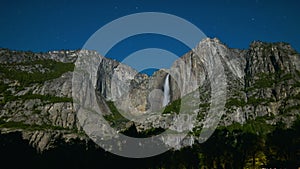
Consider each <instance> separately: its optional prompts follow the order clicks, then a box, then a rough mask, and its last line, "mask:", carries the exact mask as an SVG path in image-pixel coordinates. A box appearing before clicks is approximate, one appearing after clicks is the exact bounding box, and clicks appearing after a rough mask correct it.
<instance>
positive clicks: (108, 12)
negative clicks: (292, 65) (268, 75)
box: [0, 0, 300, 60]
mask: <svg viewBox="0 0 300 169" xmlns="http://www.w3.org/2000/svg"><path fill="white" fill-rule="evenodd" d="M299 7H300V1H297V0H256V1H255V0H251V1H250V0H210V1H200V0H180V1H179V0H101V1H96V0H95V1H88V0H87V1H78V0H73V1H71V0H52V1H48V0H36V1H34V0H28V1H23V0H20V1H18V0H2V1H1V6H0V8H1V10H0V17H1V20H0V24H1V25H0V47H1V48H9V49H13V50H30V51H34V52H46V51H49V50H61V49H71V50H73V49H81V48H82V46H83V45H84V43H85V42H86V41H87V40H88V38H89V37H90V36H91V35H92V34H93V33H94V32H95V31H97V30H98V29H99V28H101V27H102V26H104V25H105V24H107V23H109V22H110V21H112V20H114V19H117V18H119V17H122V16H125V15H128V14H133V13H137V12H164V13H169V14H173V15H176V16H179V17H181V18H184V19H186V20H187V21H189V22H191V23H193V24H195V25H196V26H197V27H198V28H200V29H201V30H202V31H203V32H204V33H205V34H206V35H207V36H208V37H211V38H214V37H217V38H219V39H220V40H221V41H222V42H223V43H225V44H226V45H227V46H229V47H230V48H240V49H245V48H248V46H249V44H250V43H251V42H252V41H254V40H261V41H265V42H278V41H284V42H288V43H290V44H291V45H292V47H293V48H295V49H296V50H297V51H298V52H299V51H300V36H299V30H300V17H299V16H300V15H299ZM145 39H148V40H145ZM126 41H127V43H125V42H126ZM126 41H123V42H122V43H120V44H119V45H118V46H117V47H116V48H117V49H118V50H115V52H113V51H112V52H110V53H109V54H108V55H109V57H111V58H115V59H117V60H120V58H122V57H124V56H125V55H127V54H129V53H131V52H134V51H137V50H139V49H142V48H147V47H149V46H150V47H160V48H165V49H167V50H168V49H170V46H172V49H170V50H173V51H172V52H173V53H175V54H177V55H182V54H184V53H186V52H187V51H188V48H187V47H186V46H184V45H182V44H180V43H178V42H174V40H172V39H168V38H164V37H159V36H157V35H155V36H149V37H148V36H137V37H135V38H131V39H130V38H129V40H128V39H126ZM122 44H123V45H122ZM166 44H169V46H168V45H166ZM174 46H178V47H174Z"/></svg>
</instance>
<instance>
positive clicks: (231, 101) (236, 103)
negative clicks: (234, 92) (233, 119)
mask: <svg viewBox="0 0 300 169" xmlns="http://www.w3.org/2000/svg"><path fill="white" fill-rule="evenodd" d="M245 105H246V103H245V101H244V100H240V99H237V98H230V99H228V100H227V102H226V104H225V107H227V108H228V107H232V106H238V107H244V106H245Z"/></svg>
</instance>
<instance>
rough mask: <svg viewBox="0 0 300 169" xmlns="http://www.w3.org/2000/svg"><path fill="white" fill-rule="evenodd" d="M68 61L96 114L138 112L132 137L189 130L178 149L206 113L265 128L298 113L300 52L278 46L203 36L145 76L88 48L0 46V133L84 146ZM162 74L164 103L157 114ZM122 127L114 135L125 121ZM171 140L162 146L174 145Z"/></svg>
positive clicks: (203, 123)
mask: <svg viewBox="0 0 300 169" xmlns="http://www.w3.org/2000/svg"><path fill="white" fill-rule="evenodd" d="M79 56H81V57H79ZM82 56H83V57H82ZM77 58H86V59H84V60H77V61H76V59H77ZM75 61H76V67H77V68H84V70H85V71H87V72H93V73H82V74H80V75H84V76H80V77H81V78H82V79H81V80H80V79H79V80H78V79H77V80H78V81H76V82H75V85H77V86H79V87H80V88H82V89H89V90H96V91H97V92H96V93H97V98H98V100H97V104H98V105H99V107H100V110H102V112H103V115H104V116H107V117H110V120H112V121H113V120H119V119H117V118H116V117H117V116H116V115H114V110H112V107H111V105H109V102H113V103H115V106H116V108H117V109H118V110H120V111H123V112H125V113H128V115H129V116H130V117H133V118H135V117H140V116H144V115H146V116H145V118H142V119H143V120H142V121H141V120H140V121H138V120H137V121H136V122H135V126H136V128H137V130H138V131H140V132H142V131H148V130H150V129H153V128H170V129H171V130H175V131H183V130H188V131H190V132H189V133H190V134H189V136H188V139H187V140H186V142H185V143H182V144H184V145H190V144H192V143H193V141H194V139H198V133H199V131H201V129H202V128H203V127H207V126H210V125H212V124H213V123H214V120H211V119H213V118H212V117H211V116H212V114H213V115H215V116H220V117H218V118H221V120H220V123H219V125H222V126H229V125H232V124H233V123H240V124H243V123H246V122H247V121H249V120H253V119H256V118H257V117H259V118H263V120H264V121H265V122H266V123H268V124H271V125H275V124H276V123H278V122H284V123H285V124H287V126H289V125H290V124H291V122H292V121H293V120H294V119H295V118H296V116H297V115H299V107H300V100H299V99H300V93H299V92H300V83H299V82H300V79H299V78H300V55H299V54H298V53H297V52H296V51H295V50H293V49H292V48H291V46H290V45H289V44H286V43H263V42H253V43H252V44H251V45H250V47H249V49H247V50H238V49H230V48H228V47H227V46H225V45H224V44H222V43H221V42H220V41H219V40H218V39H204V40H203V41H201V42H200V43H199V44H198V45H197V46H196V48H195V49H194V50H192V51H190V52H188V53H187V54H185V55H184V56H182V57H181V58H180V59H179V60H177V61H175V62H174V64H173V66H172V67H171V68H170V69H168V70H159V71H157V72H155V73H154V74H153V76H150V77H149V76H148V75H145V74H139V73H138V72H136V71H135V70H134V69H132V68H130V67H129V66H126V65H124V64H121V63H119V62H117V61H114V60H111V59H107V58H105V57H103V56H100V55H99V54H98V53H96V52H93V51H86V50H82V51H53V52H48V53H32V52H18V51H10V50H7V49H1V50H0V63H1V66H0V77H1V82H0V98H1V104H0V130H1V134H4V133H7V132H12V131H16V130H17V131H22V133H23V137H24V139H28V140H30V144H32V145H33V146H34V147H37V149H38V150H40V151H43V150H45V149H49V148H50V147H52V146H55V140H56V139H63V140H65V141H66V142H68V141H70V140H72V139H73V138H79V139H81V140H83V141H87V140H88V137H87V136H86V135H85V134H84V131H83V129H84V128H83V129H82V127H81V125H80V124H82V123H81V122H80V121H79V120H78V115H80V114H76V112H75V110H76V108H75V107H74V105H73V104H72V102H73V100H72V96H73V98H74V96H75V98H79V99H81V101H84V102H85V104H90V103H93V102H94V101H92V100H91V97H90V96H89V95H85V97H84V98H83V97H82V98H81V95H82V93H80V92H83V91H84V90H80V91H79V92H78V93H72V78H73V77H74V76H78V72H79V71H77V72H75V73H77V74H75V75H74V73H73V70H74V65H75ZM91 63H92V64H93V65H90V64H91ZM220 65H222V66H221V67H220ZM167 73H168V74H170V88H171V92H170V95H171V103H170V104H169V105H168V106H167V107H166V108H165V109H163V107H162V98H163V91H164V88H163V84H164V80H165V77H166V75H167ZM78 77H79V76H78ZM87 77H88V78H90V79H92V82H91V85H89V84H87V83H84V80H85V78H87ZM73 85H74V81H73ZM219 86H221V87H219ZM224 96H225V97H224ZM222 99H223V100H222ZM214 100H218V102H215V101H214ZM220 100H221V101H220ZM223 101H224V103H223ZM222 104H224V105H222ZM223 106H224V109H220V107H223ZM162 112H163V113H162ZM178 112H180V113H178ZM223 113H224V114H223ZM222 114H223V115H222ZM81 115H82V114H81ZM221 115H222V116H221ZM79 119H82V118H79ZM126 123H127V122H125V123H124V125H123V126H122V127H121V128H118V130H126V129H124V128H126V127H128V126H130V124H132V123H130V122H129V123H127V125H126ZM120 124H121V123H120ZM104 126H105V125H104ZM176 139H177V138H168V139H166V142H167V144H177V142H176ZM179 141H180V140H179ZM179 147H180V146H179Z"/></svg>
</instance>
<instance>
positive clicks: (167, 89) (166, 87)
mask: <svg viewBox="0 0 300 169" xmlns="http://www.w3.org/2000/svg"><path fill="white" fill-rule="evenodd" d="M169 77H170V75H169V74H168V75H167V77H166V79H165V84H164V100H163V107H164V106H166V105H167V104H168V103H169V102H170V84H169Z"/></svg>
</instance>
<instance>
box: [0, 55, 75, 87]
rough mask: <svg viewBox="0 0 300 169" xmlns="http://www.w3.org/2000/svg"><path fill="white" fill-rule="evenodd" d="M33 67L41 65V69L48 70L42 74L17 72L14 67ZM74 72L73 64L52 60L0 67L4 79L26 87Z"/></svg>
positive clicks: (37, 72)
mask: <svg viewBox="0 0 300 169" xmlns="http://www.w3.org/2000/svg"><path fill="white" fill-rule="evenodd" d="M18 65H19V66H32V67H33V66H34V65H42V67H43V68H46V69H49V71H47V72H45V73H42V72H39V71H35V72H33V73H29V72H25V71H21V70H17V69H15V68H14V66H18ZM73 70H74V64H73V63H62V62H56V61H54V60H50V59H45V60H36V61H32V62H23V63H18V64H14V65H12V66H11V65H0V72H1V73H3V74H2V75H3V77H4V78H8V79H11V80H17V81H19V82H20V83H21V85H22V86H28V85H29V84H32V83H42V82H45V81H47V80H51V79H55V78H58V77H60V76H61V75H62V74H63V73H66V72H68V71H73Z"/></svg>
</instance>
